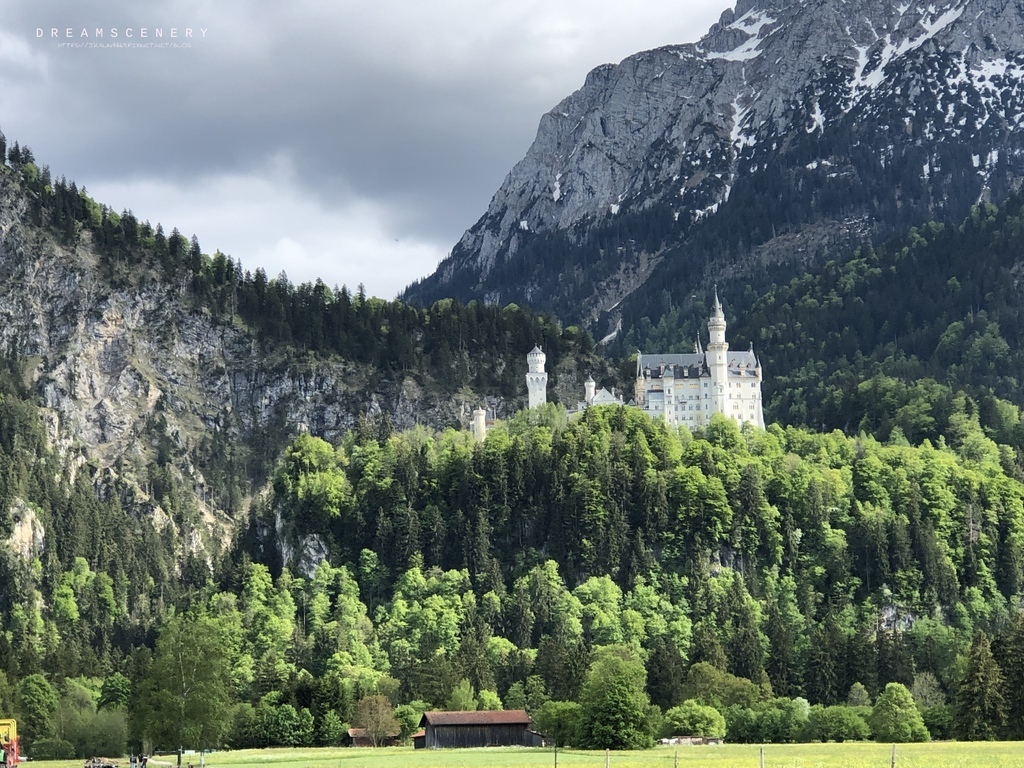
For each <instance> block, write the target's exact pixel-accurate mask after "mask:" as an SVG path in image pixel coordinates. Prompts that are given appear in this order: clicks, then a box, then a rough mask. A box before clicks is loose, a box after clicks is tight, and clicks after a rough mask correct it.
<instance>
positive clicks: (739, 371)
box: [636, 349, 759, 379]
mask: <svg viewBox="0 0 1024 768" xmlns="http://www.w3.org/2000/svg"><path fill="white" fill-rule="evenodd" d="M636 360H637V375H638V376H646V375H647V371H648V370H649V371H650V377H651V378H652V379H660V378H664V377H667V376H672V377H673V378H676V379H683V378H691V379H692V378H698V377H700V376H707V375H708V366H707V354H706V353H704V352H696V353H695V352H691V353H685V354H675V355H669V354H653V355H644V354H640V355H638V356H637V359H636ZM726 365H727V366H728V369H727V370H728V371H729V375H730V376H737V377H740V376H743V377H746V376H751V377H752V376H756V375H757V367H758V365H759V364H758V361H757V356H756V355H755V354H754V351H753V350H752V349H751V350H746V351H743V352H727V353H726Z"/></svg>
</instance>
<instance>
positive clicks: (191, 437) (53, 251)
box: [0, 167, 505, 506]
mask: <svg viewBox="0 0 1024 768" xmlns="http://www.w3.org/2000/svg"><path fill="white" fill-rule="evenodd" d="M27 209H28V204H27V202H26V197H25V195H24V191H23V189H22V188H21V187H20V185H19V184H18V182H17V180H16V175H15V174H14V173H13V172H11V171H10V170H9V169H7V168H2V167H0V354H4V355H7V354H14V355H18V356H20V357H22V358H24V359H25V360H27V361H28V366H29V369H28V371H27V372H26V378H27V380H28V381H29V382H30V383H31V384H32V385H33V386H34V387H35V388H36V389H37V390H38V392H39V393H40V396H41V401H42V402H41V404H42V406H43V409H44V416H45V419H46V422H47V427H48V430H49V433H50V434H49V437H50V439H51V442H52V443H53V445H54V446H55V447H57V448H58V449H59V450H60V451H61V452H62V454H63V455H64V456H65V457H66V459H67V460H68V461H70V462H71V463H72V464H80V463H81V462H82V461H83V460H84V458H83V453H84V455H85V456H87V457H88V458H89V459H90V460H92V461H94V462H95V463H96V464H98V465H99V466H100V467H101V468H106V469H109V468H112V467H114V466H115V465H116V466H117V469H116V472H118V473H120V478H121V479H122V480H129V481H131V480H132V479H133V477H134V479H135V480H136V481H137V485H136V490H137V491H138V490H139V487H140V486H142V485H143V484H144V476H145V468H146V467H147V466H148V464H150V463H151V462H152V460H153V458H154V456H153V454H154V449H153V445H154V442H155V441H156V439H157V438H158V437H160V436H161V435H162V436H164V437H166V438H169V439H170V442H171V444H172V445H173V447H174V450H175V451H176V452H177V453H178V454H179V455H181V456H185V457H189V456H191V455H192V452H193V450H194V449H195V448H196V447H197V445H198V444H199V443H200V442H201V441H203V440H204V439H208V438H209V437H210V436H211V435H212V434H213V433H214V432H215V431H217V430H227V431H228V433H229V434H231V435H233V436H234V437H236V438H239V439H250V438H251V437H252V436H253V435H254V434H256V433H258V432H260V431H261V430H271V429H272V430H274V431H275V433H276V434H277V435H278V436H279V437H278V439H279V440H283V439H284V438H285V437H286V436H287V435H288V434H294V433H295V432H297V431H298V430H302V429H305V430H308V431H310V432H313V433H314V434H319V435H324V436H325V437H327V438H329V439H333V438H336V437H338V436H339V435H340V433H342V432H343V431H345V430H346V429H348V428H349V427H351V426H352V425H353V424H354V422H355V419H356V416H357V414H359V413H360V412H364V413H367V414H368V415H371V416H372V415H375V414H380V413H381V412H382V411H387V412H388V413H389V415H390V416H391V419H392V422H393V423H394V425H395V427H396V428H408V427H411V426H413V425H415V424H417V423H422V424H428V425H433V426H444V425H449V424H452V423H457V422H458V421H459V420H460V419H461V418H463V411H464V410H465V407H464V406H463V404H462V403H461V402H460V401H458V400H457V399H455V398H453V397H452V396H450V395H448V394H445V393H440V392H426V391H424V389H423V388H422V387H421V386H420V385H419V384H417V382H416V381H414V380H413V379H412V378H406V377H400V376H398V377H396V376H391V377H383V376H380V375H379V374H378V372H377V371H376V370H375V369H373V368H371V367H369V366H362V365H357V364H354V363H351V362H346V361H344V360H338V359H324V358H319V357H316V356H312V355H303V354H302V353H299V352H297V351H296V350H290V349H278V350H276V351H272V352H270V353H264V352H263V351H262V350H261V347H260V345H258V344H257V342H256V339H255V338H254V336H253V335H252V334H251V333H250V332H249V331H248V330H247V329H246V328H245V327H244V326H242V325H241V324H240V323H238V322H234V323H229V322H226V321H225V320H223V319H221V320H216V319H214V318H212V317H211V316H210V314H209V312H207V311H205V310H203V309H194V308H191V307H194V303H193V302H190V301H189V299H188V296H187V290H186V286H183V285H173V284H168V283H166V282H164V281H163V280H162V278H161V277H160V275H158V274H157V273H155V272H153V271H152V270H150V269H149V268H147V267H145V266H142V265H140V266H138V269H136V270H134V271H133V272H132V271H128V274H129V277H128V278H124V277H119V278H117V279H110V277H109V275H105V274H104V271H103V269H102V268H101V265H100V260H99V258H98V256H97V252H96V250H95V249H94V248H93V247H92V245H91V241H90V235H89V233H88V232H83V233H82V237H81V241H80V242H79V244H78V245H76V246H74V247H65V246H63V245H61V244H60V243H59V242H58V241H57V240H56V239H55V238H54V237H53V236H52V235H51V234H49V233H48V232H47V231H46V230H43V229H40V228H39V227H36V226H34V225H32V224H31V223H29V222H30V219H29V215H28V213H27ZM266 354H269V356H265V355H266ZM492 406H493V407H494V408H495V410H497V411H498V412H499V413H502V412H503V409H504V407H505V404H504V403H503V402H500V401H495V402H492ZM466 416H467V422H468V413H467V414H466ZM188 461H189V459H188V458H186V463H187V462H188ZM133 467H134V470H133V469H132V468H133ZM185 473H186V475H188V474H191V476H192V477H191V480H192V481H193V482H194V484H195V489H196V495H197V497H199V498H203V488H204V487H205V485H206V481H205V479H204V478H203V476H202V473H201V472H200V471H199V470H198V469H197V468H196V467H195V466H187V467H186V468H185ZM146 501H147V499H146V495H145V493H142V492H138V493H136V498H135V499H134V502H135V503H136V505H137V506H138V505H143V506H144V505H145V504H146Z"/></svg>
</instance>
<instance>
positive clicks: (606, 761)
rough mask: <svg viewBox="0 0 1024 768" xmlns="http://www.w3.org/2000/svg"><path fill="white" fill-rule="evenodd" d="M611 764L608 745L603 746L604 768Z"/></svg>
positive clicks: (608, 767)
mask: <svg viewBox="0 0 1024 768" xmlns="http://www.w3.org/2000/svg"><path fill="white" fill-rule="evenodd" d="M611 764H612V751H611V750H610V749H608V747H605V748H604V768H610V766H611Z"/></svg>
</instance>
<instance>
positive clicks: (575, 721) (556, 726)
mask: <svg viewBox="0 0 1024 768" xmlns="http://www.w3.org/2000/svg"><path fill="white" fill-rule="evenodd" d="M581 713H582V708H581V707H580V705H579V704H578V703H577V702H575V701H547V702H545V703H544V705H543V706H542V707H541V708H540V709H539V710H537V712H535V713H534V714H533V722H534V725H535V726H536V728H537V730H538V731H539V732H540V733H543V734H544V735H545V736H547V737H548V738H550V739H554V741H555V743H556V744H558V745H559V746H565V745H567V744H576V743H577V739H578V737H579V727H580V717H581Z"/></svg>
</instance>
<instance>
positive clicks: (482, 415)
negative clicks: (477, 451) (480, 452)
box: [472, 408, 487, 443]
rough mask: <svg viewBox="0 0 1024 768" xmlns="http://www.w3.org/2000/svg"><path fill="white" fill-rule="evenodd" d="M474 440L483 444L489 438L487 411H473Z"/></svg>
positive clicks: (480, 409) (478, 409)
mask: <svg viewBox="0 0 1024 768" xmlns="http://www.w3.org/2000/svg"><path fill="white" fill-rule="evenodd" d="M472 432H473V439H475V440H476V441H477V442H478V443H482V442H483V441H484V439H485V438H486V437H487V411H485V410H484V409H483V408H477V409H475V410H474V411H473V428H472Z"/></svg>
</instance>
